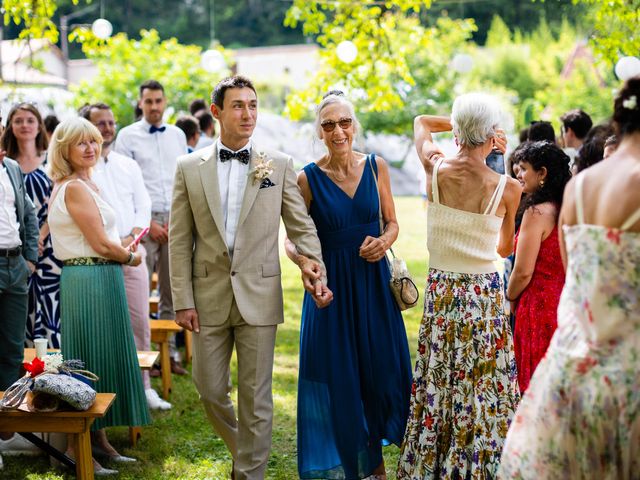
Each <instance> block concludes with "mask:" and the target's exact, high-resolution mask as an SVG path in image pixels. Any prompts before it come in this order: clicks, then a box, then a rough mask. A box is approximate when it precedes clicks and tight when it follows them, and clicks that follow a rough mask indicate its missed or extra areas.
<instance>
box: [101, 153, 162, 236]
mask: <svg viewBox="0 0 640 480" xmlns="http://www.w3.org/2000/svg"><path fill="white" fill-rule="evenodd" d="M92 179H93V181H94V182H96V184H97V185H98V188H99V189H100V196H101V197H102V198H103V199H105V200H106V201H107V203H108V204H109V205H111V207H112V208H113V209H114V210H115V212H116V226H117V227H118V234H119V235H120V238H122V237H126V236H127V235H129V234H130V233H131V230H133V229H134V228H135V227H138V228H145V227H148V226H149V223H150V221H151V198H150V197H149V194H148V193H147V189H146V188H145V187H144V181H143V180H142V172H141V171H140V167H139V166H138V164H137V163H136V162H135V161H133V160H132V159H130V158H127V157H125V156H124V155H121V154H119V153H117V152H109V154H108V155H107V158H106V160H105V159H104V158H103V157H100V159H99V160H98V163H97V164H96V166H95V168H94V169H93V175H92Z"/></svg>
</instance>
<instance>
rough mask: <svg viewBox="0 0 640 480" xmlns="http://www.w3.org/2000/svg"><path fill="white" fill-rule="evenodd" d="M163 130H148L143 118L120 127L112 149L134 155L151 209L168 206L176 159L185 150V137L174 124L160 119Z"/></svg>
mask: <svg viewBox="0 0 640 480" xmlns="http://www.w3.org/2000/svg"><path fill="white" fill-rule="evenodd" d="M163 127H164V128H165V131H164V132H155V133H149V129H150V128H151V125H150V124H149V123H148V122H147V121H146V120H145V119H144V118H143V119H142V120H140V121H138V122H136V123H133V124H131V125H129V126H128V127H125V128H123V129H122V130H120V133H119V134H118V138H117V139H116V144H115V146H114V147H113V150H114V151H116V152H118V153H121V154H123V155H125V156H127V157H129V158H133V159H134V160H135V161H136V162H137V163H138V165H140V169H141V170H142V177H143V178H144V184H145V186H146V187H147V192H149V196H150V197H151V209H152V210H153V211H154V212H161V213H164V212H168V211H169V210H170V209H171V195H172V191H173V180H174V174H175V170H176V160H177V158H178V157H179V156H181V155H184V154H186V153H187V138H186V137H185V135H184V132H183V131H182V130H180V129H179V128H178V127H176V126H175V125H168V124H166V123H163V124H162V126H161V128H163Z"/></svg>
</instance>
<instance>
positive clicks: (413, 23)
mask: <svg viewBox="0 0 640 480" xmlns="http://www.w3.org/2000/svg"><path fill="white" fill-rule="evenodd" d="M381 3H382V2H379V1H375V0H363V1H360V2H353V1H352V0H337V1H332V2H326V1H322V0H321V1H312V2H309V1H306V0H294V2H293V4H292V6H291V8H290V9H289V10H288V12H287V17H286V19H285V25H288V26H291V27H296V26H297V25H298V24H299V23H301V24H302V26H303V33H304V34H305V35H308V36H313V37H315V39H316V41H317V42H318V43H319V44H320V45H321V47H322V49H321V50H320V67H319V69H318V71H317V72H315V74H314V77H313V78H312V79H311V82H310V84H309V85H308V86H307V87H306V88H304V89H303V90H298V91H296V92H294V93H293V94H291V95H290V96H289V98H288V101H287V108H286V110H285V111H286V113H287V114H288V115H289V116H290V117H292V118H294V119H300V118H302V117H304V116H305V115H308V114H309V112H310V111H311V110H312V108H313V105H315V104H316V103H317V102H318V100H319V99H320V98H321V96H322V94H323V93H324V92H326V91H327V90H328V89H330V88H341V89H344V90H347V91H348V92H349V94H350V96H351V97H352V99H354V100H355V101H356V103H357V104H358V107H359V111H361V112H363V113H364V114H368V113H374V112H378V113H379V112H394V111H395V112H397V113H398V115H396V118H395V119H393V121H392V122H391V124H388V123H385V122H378V124H379V126H380V127H382V128H384V129H385V130H391V131H396V130H402V129H406V128H407V126H408V125H407V123H409V124H410V120H407V118H402V115H400V110H401V109H403V108H404V107H405V105H406V102H407V100H408V99H414V98H415V97H418V96H419V97H422V96H423V94H424V90H422V89H423V88H425V87H426V83H423V84H422V85H419V84H418V82H417V80H416V74H422V75H423V76H424V78H423V80H428V81H429V82H431V81H434V83H435V81H437V75H438V74H441V75H443V76H445V77H447V78H449V77H448V75H449V74H450V73H451V72H448V71H447V67H446V65H447V63H448V61H449V57H448V55H450V54H451V48H445V50H446V52H447V58H444V57H443V55H442V53H443V52H437V51H435V50H429V48H430V46H431V45H432V44H434V42H436V41H439V40H442V38H443V37H442V36H441V35H440V34H439V31H438V28H439V27H438V25H436V26H434V27H433V28H425V27H423V26H422V25H421V21H420V17H419V15H418V14H419V13H420V12H421V10H424V9H427V8H428V7H429V6H430V4H431V2H430V0H423V1H418V0H400V1H387V2H384V4H381ZM445 22H446V28H447V29H448V30H447V31H448V33H449V37H450V38H451V39H452V43H451V46H453V47H455V48H457V47H462V44H463V43H464V41H465V40H466V38H468V36H469V32H471V31H472V29H473V26H472V25H473V24H472V23H471V22H465V21H452V20H449V19H447V20H446V21H445ZM439 26H440V27H442V28H444V27H445V23H440V24H439ZM343 40H350V41H351V42H353V44H354V45H355V46H356V47H357V49H358V54H357V57H356V59H355V60H354V61H353V62H351V63H346V62H343V61H342V60H340V59H339V58H338V56H337V53H336V47H337V46H338V44H339V43H340V42H342V41H343ZM439 45H441V46H443V47H447V45H446V44H445V42H440V43H439ZM427 51H429V52H430V53H432V54H434V57H437V58H438V61H437V62H434V63H433V65H431V66H430V65H429V62H430V56H429V55H427V54H426V53H425V52H427ZM424 65H426V68H423V67H424ZM430 67H433V68H431V69H430ZM421 68H423V70H422V71H421V72H420V69H421ZM436 69H437V72H436V74H435V75H434V70H436ZM429 87H430V86H429ZM414 90H415V93H412V92H414ZM410 114H412V113H410ZM392 116H393V115H390V116H387V117H385V118H387V119H389V118H391V117H392ZM367 117H368V119H369V120H371V121H372V122H373V120H374V118H375V117H374V115H367ZM378 120H381V118H378Z"/></svg>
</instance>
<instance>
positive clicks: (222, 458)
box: [0, 197, 427, 480]
mask: <svg viewBox="0 0 640 480" xmlns="http://www.w3.org/2000/svg"><path fill="white" fill-rule="evenodd" d="M396 210H397V215H398V221H399V224H400V238H399V240H398V242H397V243H396V245H395V247H394V251H395V252H396V254H397V255H398V256H400V257H402V258H403V259H404V260H405V261H406V262H407V264H408V266H409V268H410V270H411V272H412V274H413V277H414V280H416V283H417V285H418V289H419V290H420V296H421V298H420V304H419V306H417V307H414V308H413V309H411V310H408V311H406V312H404V314H403V316H404V319H405V325H406V328H407V335H408V337H409V350H410V352H411V355H412V358H413V356H414V351H415V348H416V342H417V335H418V326H419V323H420V317H421V315H422V308H421V303H422V300H423V299H422V292H423V290H424V284H425V276H426V268H427V247H426V230H427V229H426V214H425V210H424V206H423V203H422V200H421V199H419V198H415V197H401V198H397V199H396ZM282 282H283V287H284V308H285V323H284V325H281V326H280V327H279V328H278V338H277V343H276V355H275V365H274V377H273V396H274V410H275V412H274V413H275V414H274V424H273V448H272V453H271V457H270V460H269V465H268V468H267V476H266V478H268V479H272V480H290V479H295V478H297V468H296V392H297V379H298V337H299V333H300V312H301V307H302V285H301V282H300V276H299V272H298V270H297V268H296V267H295V266H294V265H293V264H292V263H291V262H289V260H288V259H286V258H283V259H282ZM232 367H233V374H234V377H235V374H236V361H235V357H234V359H233V365H232ZM173 380H174V384H173V393H172V396H171V402H172V403H173V409H172V410H170V411H167V412H158V411H154V412H153V420H154V421H153V425H151V426H149V427H146V428H144V430H143V437H142V440H141V441H140V442H139V443H138V446H137V447H136V449H135V450H134V449H130V448H128V431H127V429H126V428H112V429H110V430H109V438H110V439H111V441H112V443H113V444H114V445H115V446H116V448H118V449H119V450H120V452H121V453H122V454H124V455H131V456H134V457H136V458H138V459H139V461H138V462H137V463H136V464H134V465H126V466H121V465H118V466H117V467H115V466H114V465H109V466H110V467H112V468H118V469H119V470H120V475H119V476H118V477H113V478H118V479H121V480H129V479H131V480H138V479H154V480H167V479H184V480H186V479H194V480H195V479H197V480H202V479H214V480H218V479H227V478H229V475H230V468H231V458H230V456H229V454H228V453H227V450H226V447H225V445H224V443H223V442H222V440H220V439H219V438H217V437H216V436H215V435H214V434H213V433H212V430H211V427H210V426H209V423H208V421H207V419H206V417H205V414H204V411H203V409H202V407H201V405H200V402H199V400H198V396H197V393H196V390H195V387H194V386H193V383H192V382H191V379H190V377H178V376H174V377H173ZM153 382H154V386H155V387H156V388H158V387H159V380H157V379H154V380H153ZM234 382H235V378H234ZM233 395H235V390H234V392H233ZM384 452H385V462H386V465H387V471H388V473H389V478H395V465H396V462H397V457H398V449H397V448H396V447H395V446H390V447H387V448H385V450H384ZM4 462H5V468H4V470H0V479H11V480H22V479H28V480H54V479H55V480H62V479H73V478H75V475H74V474H72V472H68V471H63V470H61V469H59V468H57V469H56V468H52V467H50V466H49V463H48V461H47V459H46V458H45V457H38V458H35V459H34V458H28V457H6V456H5V457H4Z"/></svg>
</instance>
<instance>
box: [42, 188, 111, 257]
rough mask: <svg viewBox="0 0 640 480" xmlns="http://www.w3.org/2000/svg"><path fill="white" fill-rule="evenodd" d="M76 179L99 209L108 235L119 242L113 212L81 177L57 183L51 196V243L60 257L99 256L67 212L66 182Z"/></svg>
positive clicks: (49, 220)
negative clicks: (56, 189) (54, 195)
mask: <svg viewBox="0 0 640 480" xmlns="http://www.w3.org/2000/svg"><path fill="white" fill-rule="evenodd" d="M75 181H78V182H80V183H81V184H82V185H84V186H85V188H86V189H87V190H88V191H89V193H90V194H91V197H92V198H93V200H94V202H95V203H96V206H97V207H98V210H99V211H100V217H102V225H103V226H104V229H105V231H106V232H107V236H108V237H109V239H110V240H113V241H114V242H120V237H119V236H118V229H117V227H116V213H115V211H114V210H113V208H111V207H110V206H109V204H108V203H107V202H105V201H104V200H103V199H102V198H100V195H98V194H97V193H96V192H94V191H93V190H92V189H91V188H90V187H89V186H88V185H87V184H86V183H84V182H83V181H82V180H69V181H68V182H65V183H63V184H62V185H61V186H60V190H59V191H58V194H57V195H56V197H55V198H54V200H53V203H52V204H51V205H50V206H49V217H48V222H49V229H50V230H51V243H52V245H53V254H54V255H55V256H56V258H58V259H59V260H69V259H70V258H78V257H99V256H100V255H98V253H96V251H95V250H94V249H93V248H91V245H89V242H87V239H86V238H85V237H84V235H83V234H82V231H81V230H80V228H79V227H78V225H77V224H76V223H75V222H74V220H73V219H72V218H71V215H69V211H68V210H67V205H66V203H65V200H64V197H65V192H66V190H67V185H69V183H71V182H75Z"/></svg>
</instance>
